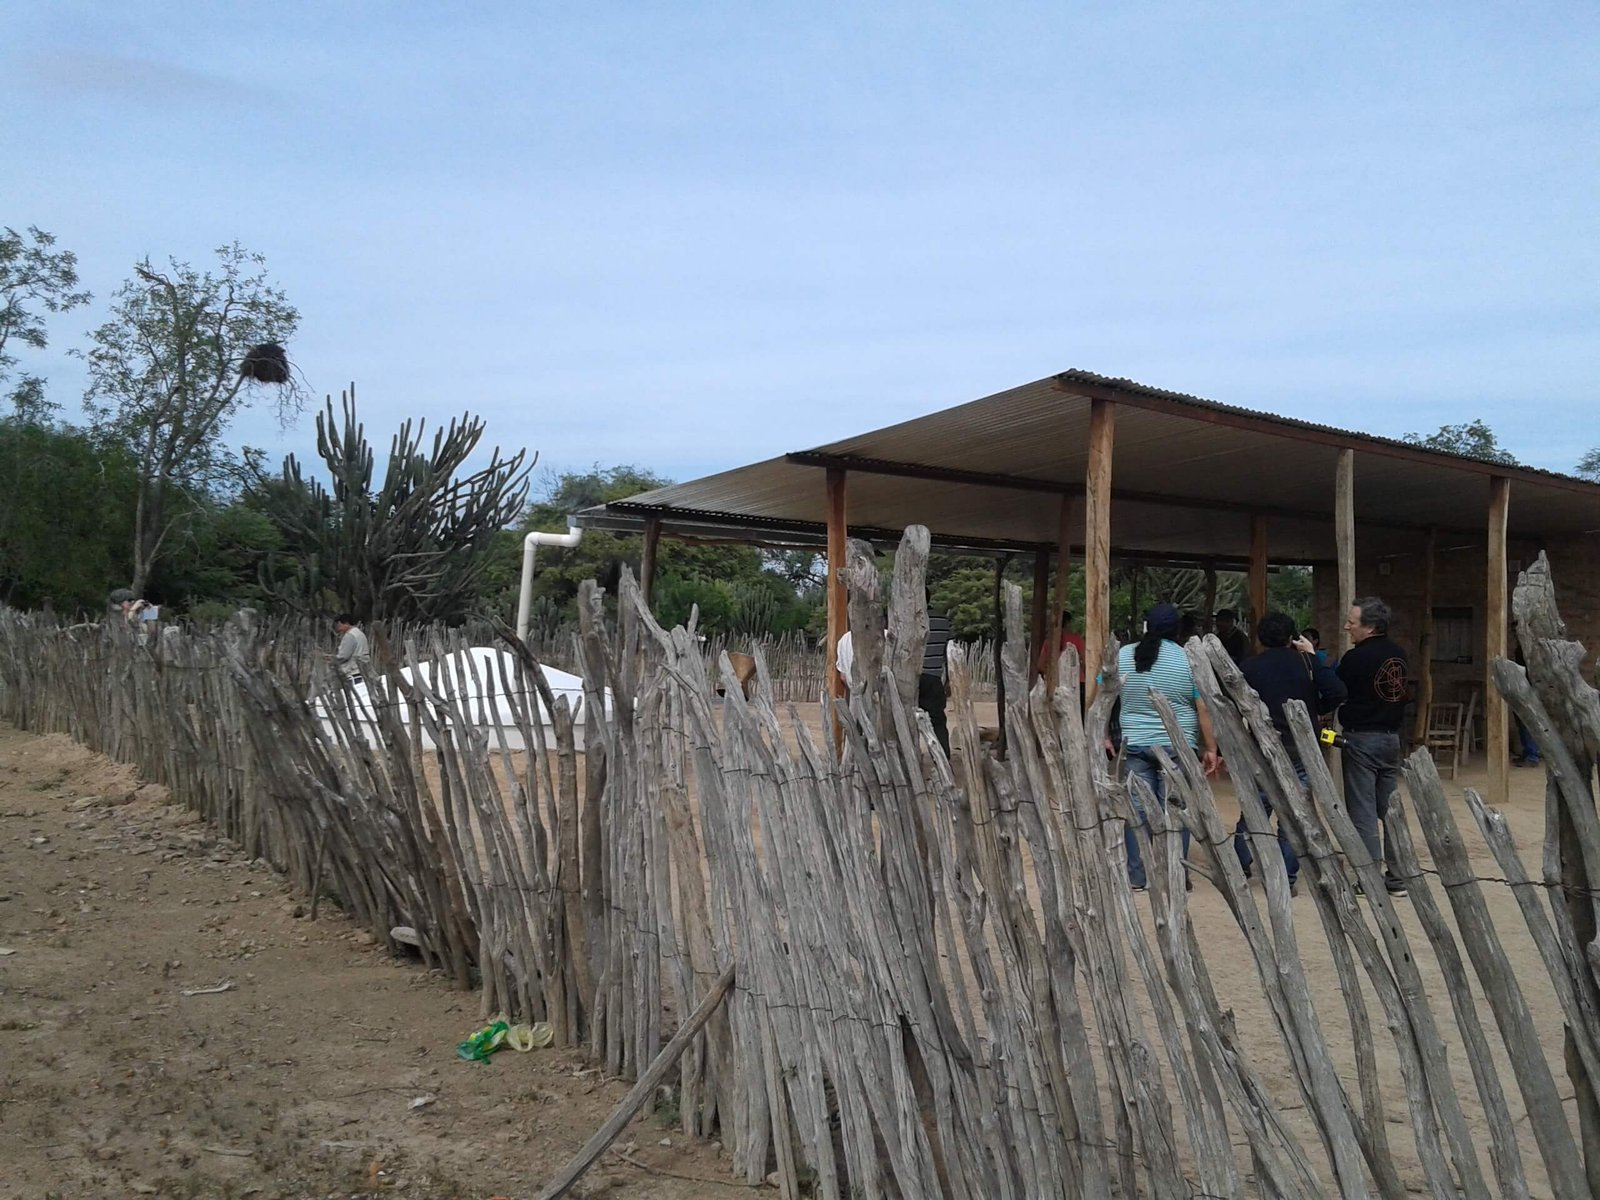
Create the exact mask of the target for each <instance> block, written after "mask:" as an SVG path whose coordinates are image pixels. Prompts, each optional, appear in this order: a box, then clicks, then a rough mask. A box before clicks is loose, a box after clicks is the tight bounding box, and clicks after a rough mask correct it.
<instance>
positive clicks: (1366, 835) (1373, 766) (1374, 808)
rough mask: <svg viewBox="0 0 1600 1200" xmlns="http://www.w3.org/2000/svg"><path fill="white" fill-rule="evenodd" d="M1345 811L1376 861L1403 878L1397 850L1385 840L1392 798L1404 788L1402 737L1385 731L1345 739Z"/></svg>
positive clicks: (1352, 733) (1358, 732)
mask: <svg viewBox="0 0 1600 1200" xmlns="http://www.w3.org/2000/svg"><path fill="white" fill-rule="evenodd" d="M1344 740H1345V746H1346V749H1345V752H1344V754H1343V755H1341V756H1340V757H1341V758H1342V759H1343V761H1344V807H1345V811H1346V812H1348V813H1349V814H1350V821H1351V823H1352V824H1353V825H1354V826H1355V827H1356V832H1357V833H1359V834H1360V835H1361V840H1362V841H1363V842H1365V843H1366V844H1367V853H1368V854H1370V855H1372V861H1373V862H1375V863H1381V864H1383V865H1384V866H1385V867H1386V869H1387V870H1388V873H1389V874H1390V875H1396V876H1397V875H1399V873H1400V872H1399V868H1398V867H1397V866H1396V865H1395V861H1394V847H1393V846H1391V845H1388V839H1387V838H1385V837H1384V836H1383V819H1384V818H1385V817H1387V816H1388V815H1389V798H1390V797H1391V796H1393V795H1394V794H1395V791H1396V790H1397V789H1398V788H1399V786H1400V735H1399V734H1398V733H1391V732H1389V731H1388V730H1383V729H1353V730H1350V731H1349V732H1347V733H1346V734H1345V735H1344Z"/></svg>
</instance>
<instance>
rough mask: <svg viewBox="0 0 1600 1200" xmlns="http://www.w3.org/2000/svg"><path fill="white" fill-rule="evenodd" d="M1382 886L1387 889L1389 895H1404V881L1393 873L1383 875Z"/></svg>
mask: <svg viewBox="0 0 1600 1200" xmlns="http://www.w3.org/2000/svg"><path fill="white" fill-rule="evenodd" d="M1383 886H1384V887H1385V888H1387V889H1388V891H1389V895H1391V896H1404V895H1405V894H1406V881H1405V880H1404V879H1400V878H1398V877H1397V876H1394V875H1385V876H1384V877H1383Z"/></svg>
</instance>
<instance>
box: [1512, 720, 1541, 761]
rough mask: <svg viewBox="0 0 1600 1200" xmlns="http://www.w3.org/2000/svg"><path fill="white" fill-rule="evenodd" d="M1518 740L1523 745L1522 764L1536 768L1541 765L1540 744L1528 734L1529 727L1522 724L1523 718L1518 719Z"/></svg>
mask: <svg viewBox="0 0 1600 1200" xmlns="http://www.w3.org/2000/svg"><path fill="white" fill-rule="evenodd" d="M1517 740H1518V741H1520V742H1521V743H1522V762H1523V765H1524V766H1529V767H1536V766H1538V765H1539V743H1538V742H1536V741H1534V740H1533V734H1531V733H1529V732H1528V727H1527V726H1526V725H1524V724H1523V723H1522V718H1520V717H1518V718H1517Z"/></svg>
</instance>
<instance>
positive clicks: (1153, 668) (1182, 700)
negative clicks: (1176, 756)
mask: <svg viewBox="0 0 1600 1200" xmlns="http://www.w3.org/2000/svg"><path fill="white" fill-rule="evenodd" d="M1182 622H1183V618H1182V617H1181V616H1180V615H1179V613H1178V610H1177V609H1176V608H1174V607H1173V606H1172V605H1170V604H1157V605H1156V606H1155V607H1154V608H1152V609H1150V610H1149V611H1148V612H1147V613H1145V615H1144V636H1143V637H1141V638H1140V639H1139V640H1138V642H1136V643H1135V644H1134V645H1131V646H1124V647H1122V649H1121V650H1119V651H1118V652H1117V672H1118V674H1120V675H1121V676H1122V699H1121V712H1122V746H1123V752H1124V754H1125V762H1126V764H1127V771H1128V777H1129V782H1130V783H1131V782H1132V780H1133V778H1134V777H1135V776H1137V777H1138V778H1139V779H1140V780H1142V781H1143V782H1144V784H1145V786H1146V787H1148V788H1149V790H1150V792H1151V793H1152V794H1153V795H1154V796H1155V801H1156V803H1157V804H1159V805H1161V807H1163V808H1165V807H1166V804H1167V781H1166V777H1165V776H1164V775H1163V774H1162V773H1161V763H1160V760H1159V759H1158V758H1157V757H1156V748H1157V747H1161V748H1164V749H1165V750H1166V751H1167V753H1168V754H1169V755H1172V753H1173V751H1172V739H1171V738H1170V737H1169V736H1168V735H1167V727H1166V725H1165V723H1164V722H1163V721H1162V720H1161V713H1160V712H1159V711H1158V710H1157V708H1156V705H1155V697H1156V696H1157V695H1162V696H1165V697H1166V698H1167V700H1168V702H1169V703H1170V704H1171V705H1172V710H1173V713H1174V715H1175V716H1176V717H1177V718H1178V728H1179V729H1180V730H1181V731H1182V733H1183V736H1184V739H1185V741H1187V742H1188V744H1189V745H1190V746H1192V747H1194V748H1196V749H1198V750H1200V751H1201V761H1202V763H1203V765H1204V767H1205V772H1206V774H1207V775H1211V774H1214V773H1215V772H1216V770H1217V765H1218V762H1219V759H1218V757H1217V739H1216V737H1215V736H1213V734H1212V732H1211V715H1210V714H1209V713H1208V712H1206V706H1205V701H1203V700H1201V699H1200V693H1199V692H1198V691H1196V690H1195V686H1194V674H1193V673H1192V672H1191V671H1190V669H1189V659H1188V656H1187V655H1185V654H1184V652H1183V648H1182V647H1181V646H1179V645H1178V643H1177V642H1176V641H1174V640H1173V639H1175V638H1176V637H1177V636H1178V630H1179V628H1180V626H1181V625H1182ZM1128 795H1129V799H1130V800H1131V801H1132V802H1133V808H1134V811H1135V812H1136V813H1138V814H1139V817H1140V820H1141V821H1146V818H1145V815H1144V807H1143V806H1144V800H1143V797H1142V796H1141V795H1140V792H1139V790H1138V789H1136V788H1133V787H1129V789H1128ZM1125 837H1126V841H1127V850H1128V882H1129V883H1130V884H1131V885H1132V886H1133V890H1134V891H1136V892H1142V891H1144V888H1145V869H1144V859H1143V858H1142V857H1141V856H1140V854H1139V840H1138V838H1137V836H1136V835H1135V833H1134V831H1133V830H1132V829H1129V830H1127V831H1126V832H1125ZM1183 853H1184V857H1185V858H1187V857H1188V855H1189V830H1188V828H1187V827H1185V828H1184V830H1183Z"/></svg>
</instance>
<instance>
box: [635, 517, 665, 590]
mask: <svg viewBox="0 0 1600 1200" xmlns="http://www.w3.org/2000/svg"><path fill="white" fill-rule="evenodd" d="M660 543H661V518H660V517H646V518H645V521H644V550H643V552H642V553H641V554H640V555H639V593H640V595H642V596H643V597H644V603H645V607H646V608H648V607H649V606H650V598H651V597H652V596H653V595H655V590H656V548H657V546H659V545H660Z"/></svg>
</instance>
